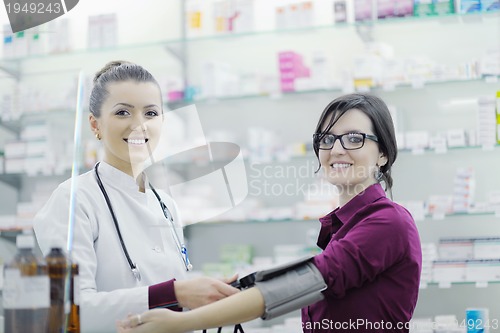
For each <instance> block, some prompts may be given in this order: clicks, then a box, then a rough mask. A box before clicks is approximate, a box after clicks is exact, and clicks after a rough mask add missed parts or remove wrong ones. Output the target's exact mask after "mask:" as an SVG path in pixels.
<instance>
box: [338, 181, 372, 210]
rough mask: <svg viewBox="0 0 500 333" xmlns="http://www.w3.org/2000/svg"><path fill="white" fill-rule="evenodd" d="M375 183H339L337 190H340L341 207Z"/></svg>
mask: <svg viewBox="0 0 500 333" xmlns="http://www.w3.org/2000/svg"><path fill="white" fill-rule="evenodd" d="M373 184H375V183H371V184H367V185H363V184H356V185H337V190H338V192H339V207H342V206H344V205H345V204H347V203H348V202H349V201H351V200H352V199H353V198H354V197H356V196H357V195H358V194H360V193H361V192H363V191H364V190H366V189H367V188H368V187H370V186H372V185H373Z"/></svg>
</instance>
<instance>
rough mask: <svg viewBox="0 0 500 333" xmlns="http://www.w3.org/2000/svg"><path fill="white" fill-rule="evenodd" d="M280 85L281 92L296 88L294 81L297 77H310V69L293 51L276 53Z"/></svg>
mask: <svg viewBox="0 0 500 333" xmlns="http://www.w3.org/2000/svg"><path fill="white" fill-rule="evenodd" d="M278 62H279V71H280V85H281V91H282V92H291V91H295V90H296V85H295V82H296V80H297V79H299V78H308V77H310V75H311V74H310V70H309V68H308V67H307V66H305V65H304V62H303V60H302V56H301V55H300V54H298V53H296V52H293V51H285V52H280V53H278Z"/></svg>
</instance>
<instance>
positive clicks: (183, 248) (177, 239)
mask: <svg viewBox="0 0 500 333" xmlns="http://www.w3.org/2000/svg"><path fill="white" fill-rule="evenodd" d="M98 168H99V162H98V163H96V165H95V167H94V171H95V175H96V180H97V185H99V188H100V190H101V192H102V194H103V196H104V199H105V200H106V204H107V205H108V208H109V212H110V213H111V217H112V219H113V223H114V225H115V229H116V233H117V235H118V238H119V239H120V244H121V247H122V249H123V253H124V254H125V257H126V259H127V262H128V264H129V266H130V270H131V271H132V274H134V277H135V279H136V280H137V281H141V273H140V271H139V267H138V266H137V264H136V263H134V262H133V261H132V259H131V258H130V255H129V253H128V250H127V247H126V245H125V242H124V241H123V237H122V233H121V231H120V226H119V225H118V220H117V219H116V216H115V212H114V210H113V206H112V205H111V200H110V199H109V196H108V193H107V192H106V189H105V188H104V185H103V183H102V181H101V177H100V176H99V172H98ZM149 187H150V188H151V190H152V191H153V193H154V195H155V196H156V199H157V200H158V202H159V203H160V207H161V210H162V212H163V215H164V216H165V218H166V219H167V220H168V221H169V223H170V224H171V227H172V235H173V237H174V241H175V245H176V247H177V250H178V251H179V253H180V255H181V259H182V261H183V263H184V266H185V267H186V271H190V270H191V269H192V268H193V265H191V262H190V261H189V257H188V254H187V248H186V246H185V245H184V244H183V243H182V242H181V239H180V237H179V235H178V234H177V231H176V230H175V224H174V218H173V216H172V214H171V213H170V210H169V209H168V207H167V205H166V204H165V203H164V202H163V200H161V197H160V196H159V195H158V193H157V192H156V190H155V189H154V187H153V186H152V185H151V183H149Z"/></svg>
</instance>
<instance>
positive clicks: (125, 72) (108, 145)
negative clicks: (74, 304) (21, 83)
mask: <svg viewBox="0 0 500 333" xmlns="http://www.w3.org/2000/svg"><path fill="white" fill-rule="evenodd" d="M89 109H90V115H89V122H90V127H91V130H92V131H93V133H94V134H95V137H96V139H97V140H100V141H101V142H102V147H103V151H104V156H103V158H102V160H101V161H100V162H99V163H97V164H96V165H95V167H94V168H93V170H91V171H89V172H86V173H84V174H82V175H80V176H79V177H78V181H77V183H78V191H77V199H76V208H75V220H74V239H73V247H72V257H73V260H74V261H75V262H76V263H78V264H79V285H80V309H81V327H82V332H99V333H104V332H112V331H114V330H115V323H116V320H118V319H121V318H123V317H124V316H126V315H128V314H129V313H137V312H144V311H146V310H148V309H152V308H166V309H170V310H181V309H182V308H191V309H192V308H196V307H199V306H202V305H205V304H208V303H210V302H213V301H216V300H219V299H221V298H224V297H226V296H229V295H231V294H234V293H236V292H238V290H237V289H236V288H233V287H231V286H230V285H228V284H227V283H229V282H231V281H229V280H228V281H220V280H217V279H212V278H208V277H200V278H195V279H186V271H187V270H189V269H190V263H189V258H188V256H187V252H186V249H185V247H184V245H183V236H182V229H181V226H182V224H181V222H180V218H179V215H178V213H177V209H176V205H175V202H174V201H173V200H172V198H171V197H170V196H168V195H167V194H166V193H164V192H163V191H159V190H158V191H156V190H155V189H154V187H153V185H152V184H150V183H149V181H148V179H147V177H146V175H145V174H144V172H143V168H144V163H145V162H146V160H147V159H148V158H150V156H151V153H152V151H154V149H155V148H156V147H157V146H158V144H159V138H160V132H161V129H162V125H163V121H164V115H163V101H162V95H161V91H160V87H159V85H158V83H157V81H156V80H155V78H154V77H153V76H152V75H151V74H150V73H149V72H148V71H147V70H146V69H144V68H143V67H141V66H139V65H136V64H133V63H129V62H123V61H114V62H110V63H108V64H106V65H105V66H104V68H102V69H101V70H100V71H99V72H98V73H97V74H96V75H95V77H94V85H93V89H92V92H91V94H90V101H89ZM70 185H71V182H70V181H69V180H68V181H66V182H64V183H62V184H60V185H59V186H58V188H57V189H56V190H55V191H54V192H53V194H52V195H51V197H50V199H49V200H48V202H47V203H46V204H45V206H44V207H43V208H42V209H41V210H40V211H39V212H38V214H37V215H36V217H35V220H34V231H35V234H36V238H37V241H38V244H39V246H40V249H41V251H42V253H43V254H44V255H46V254H47V253H48V252H49V251H50V248H51V246H53V245H54V244H58V245H59V246H61V245H63V246H64V245H65V244H66V241H67V230H68V221H69V205H70V191H71V186H70Z"/></svg>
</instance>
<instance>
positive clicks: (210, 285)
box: [174, 275, 239, 309]
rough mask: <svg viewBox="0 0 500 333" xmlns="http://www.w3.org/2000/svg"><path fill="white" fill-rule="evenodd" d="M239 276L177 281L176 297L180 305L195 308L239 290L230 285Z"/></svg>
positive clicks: (175, 286)
mask: <svg viewBox="0 0 500 333" xmlns="http://www.w3.org/2000/svg"><path fill="white" fill-rule="evenodd" d="M237 277H238V276H237V275H234V276H232V277H231V278H229V279H222V280H219V279H214V278H210V277H206V276H203V277H198V278H194V279H191V280H180V281H175V282H174V290H175V297H176V298H177V301H178V302H179V306H181V307H184V308H188V309H195V308H198V307H200V306H203V305H207V304H210V303H213V302H215V301H218V300H221V299H223V298H226V297H227V296H231V295H233V294H236V293H237V292H239V290H238V289H236V288H234V287H231V286H230V285H229V283H231V282H233V281H235V280H236V279H237Z"/></svg>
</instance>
